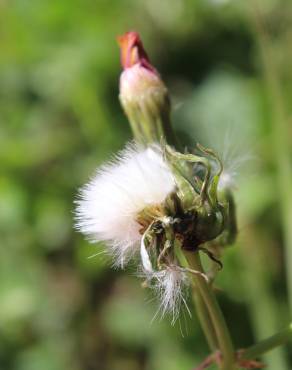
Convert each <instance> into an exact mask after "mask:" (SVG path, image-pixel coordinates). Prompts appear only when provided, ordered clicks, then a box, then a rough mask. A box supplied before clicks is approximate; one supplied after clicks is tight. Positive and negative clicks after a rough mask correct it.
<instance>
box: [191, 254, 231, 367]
mask: <svg viewBox="0 0 292 370" xmlns="http://www.w3.org/2000/svg"><path fill="white" fill-rule="evenodd" d="M184 254H185V257H186V259H187V261H188V264H189V265H190V267H191V268H192V269H194V270H197V271H200V272H204V270H203V267H202V264H201V260H200V256H199V253H198V252H195V253H194V252H188V251H184ZM193 279H194V282H195V284H196V287H197V288H198V290H199V292H200V294H201V296H202V299H203V301H204V303H205V305H206V306H207V309H208V311H209V315H210V318H211V321H212V323H213V326H214V330H215V333H216V336H217V340H218V345H219V349H220V351H221V354H222V357H223V361H222V370H235V368H236V367H235V355H234V349H233V344H232V340H231V337H230V334H229V330H228V328H227V325H226V322H225V319H224V316H223V314H222V311H221V309H220V307H219V305H218V302H217V300H216V297H215V295H214V293H213V291H212V288H211V287H210V286H209V285H208V283H207V282H206V280H205V279H204V278H203V277H202V276H200V275H194V276H193Z"/></svg>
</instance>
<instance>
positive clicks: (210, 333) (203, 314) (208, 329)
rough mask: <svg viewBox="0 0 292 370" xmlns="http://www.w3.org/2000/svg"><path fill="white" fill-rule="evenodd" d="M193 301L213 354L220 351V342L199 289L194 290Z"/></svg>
mask: <svg viewBox="0 0 292 370" xmlns="http://www.w3.org/2000/svg"><path fill="white" fill-rule="evenodd" d="M193 300H194V304H195V307H196V312H197V315H198V318H199V321H200V324H201V327H202V330H203V332H204V334H205V337H206V340H207V343H208V345H209V348H210V350H211V352H215V351H217V350H218V349H219V347H218V342H217V338H216V333H215V330H214V327H213V325H212V321H211V319H210V315H209V313H208V311H207V309H206V305H205V303H204V301H203V299H202V297H201V294H200V293H199V292H198V289H196V287H194V289H193Z"/></svg>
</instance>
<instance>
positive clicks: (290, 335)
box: [241, 323, 292, 360]
mask: <svg viewBox="0 0 292 370" xmlns="http://www.w3.org/2000/svg"><path fill="white" fill-rule="evenodd" d="M291 339H292V323H291V324H290V325H289V326H288V327H287V328H285V329H283V330H282V331H280V332H279V333H277V334H275V335H273V336H271V337H270V338H267V339H264V340H263V341H261V342H259V343H257V344H255V345H253V346H251V347H249V348H247V349H246V350H245V351H244V353H243V354H242V356H241V358H242V359H247V360H248V359H255V358H257V357H259V356H261V355H262V354H264V353H266V352H268V351H270V350H272V349H274V348H276V347H278V346H281V345H283V344H285V343H287V342H288V341H289V340H291Z"/></svg>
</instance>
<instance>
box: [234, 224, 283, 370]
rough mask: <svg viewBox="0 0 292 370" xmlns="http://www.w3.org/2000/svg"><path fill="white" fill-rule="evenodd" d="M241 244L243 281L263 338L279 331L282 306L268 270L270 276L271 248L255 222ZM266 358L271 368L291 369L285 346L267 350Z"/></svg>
mask: <svg viewBox="0 0 292 370" xmlns="http://www.w3.org/2000/svg"><path fill="white" fill-rule="evenodd" d="M242 244H243V245H242V248H240V250H241V255H240V257H239V258H240V260H241V263H242V264H243V272H242V275H243V278H242V281H243V282H244V284H245V289H246V299H247V301H248V302H249V305H248V306H249V313H250V315H251V322H252V328H253V330H254V332H255V337H256V338H255V339H256V340H260V339H262V338H265V337H268V336H270V335H272V334H273V333H276V332H277V330H278V328H279V320H278V314H279V307H278V306H277V302H276V301H275V299H274V295H273V294H272V292H271V286H270V284H269V283H270V281H271V278H270V279H269V277H268V274H269V275H270V276H271V271H269V269H270V268H271V266H270V264H269V263H267V261H269V260H268V258H269V256H268V254H269V251H271V249H272V248H269V244H268V242H267V240H266V238H263V237H261V235H258V234H257V233H256V228H254V227H253V226H249V229H248V233H245V235H244V238H243V241H242ZM258 355H260V353H259V354H258ZM263 359H264V362H265V364H267V366H268V368H269V369H279V370H288V369H289V365H288V363H287V358H286V357H285V352H284V348H283V347H278V348H276V349H274V350H273V351H271V352H268V353H267V354H265V355H264V356H263Z"/></svg>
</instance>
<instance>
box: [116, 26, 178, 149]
mask: <svg viewBox="0 0 292 370" xmlns="http://www.w3.org/2000/svg"><path fill="white" fill-rule="evenodd" d="M118 43H119V45H120V48H121V64H122V67H123V69H124V70H123V72H122V74H121V77H120V101H121V104H122V107H123V109H124V111H125V113H126V115H127V116H128V119H129V121H130V124H131V127H132V130H133V133H134V137H135V139H136V140H137V141H139V142H141V143H143V144H147V143H151V142H159V141H160V140H161V138H162V137H164V138H165V137H167V139H168V142H172V141H173V140H172V137H171V136H172V135H171V127H170V117H169V114H170V102H169V97H168V91H167V88H166V86H165V85H164V83H163V81H162V80H161V78H160V76H159V74H158V72H157V71H156V69H155V68H154V67H153V66H152V65H151V63H150V61H149V58H148V56H147V53H146V51H145V50H144V47H143V44H142V42H141V39H140V37H139V35H138V33H137V32H127V33H125V34H124V35H123V36H120V37H118Z"/></svg>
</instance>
